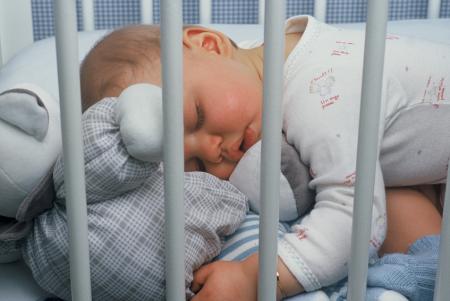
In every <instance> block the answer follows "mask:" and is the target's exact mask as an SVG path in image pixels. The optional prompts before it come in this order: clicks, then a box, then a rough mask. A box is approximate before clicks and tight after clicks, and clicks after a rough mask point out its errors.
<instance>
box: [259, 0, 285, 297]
mask: <svg viewBox="0 0 450 301" xmlns="http://www.w3.org/2000/svg"><path fill="white" fill-rule="evenodd" d="M265 8H266V10H265V18H264V19H265V21H264V45H265V48H264V70H267V72H266V71H265V72H264V101H263V117H262V118H263V119H262V120H263V125H262V137H263V139H262V149H261V163H263V162H264V164H261V185H260V187H261V188H260V189H261V192H260V195H261V196H262V197H261V213H260V216H261V222H260V224H259V241H260V245H259V277H258V281H259V283H258V300H260V301H261V300H265V301H273V300H276V271H277V253H278V252H277V239H278V237H277V232H278V216H279V214H278V212H279V197H280V160H281V147H280V145H281V102H282V98H283V65H284V34H283V33H284V21H285V15H286V9H285V1H279V0H266V3H265Z"/></svg>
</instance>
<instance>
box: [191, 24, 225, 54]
mask: <svg viewBox="0 0 450 301" xmlns="http://www.w3.org/2000/svg"><path fill="white" fill-rule="evenodd" d="M183 45H184V46H185V47H186V48H188V49H191V50H204V51H207V52H210V53H211V52H212V53H215V54H219V55H224V56H231V54H232V49H233V45H232V44H231V42H230V39H229V38H228V37H227V36H226V35H225V34H223V33H221V32H219V31H216V30H212V29H209V28H205V27H200V26H189V27H186V28H185V29H184V30H183Z"/></svg>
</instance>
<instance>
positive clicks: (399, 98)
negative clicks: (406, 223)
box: [278, 16, 450, 291]
mask: <svg viewBox="0 0 450 301" xmlns="http://www.w3.org/2000/svg"><path fill="white" fill-rule="evenodd" d="M291 32H303V35H302V37H301V39H300V40H299V42H298V44H297V45H296V46H295V48H294V49H293V50H292V52H291V53H290V55H289V57H288V58H287V60H286V63H285V67H284V88H285V89H284V99H283V131H284V132H285V133H286V137H287V140H288V142H289V143H291V144H292V145H294V146H295V147H296V148H297V150H299V152H300V155H301V159H302V160H303V162H304V163H305V164H307V165H309V166H310V168H311V169H310V172H311V175H312V180H311V182H310V183H309V185H310V187H311V188H312V189H315V190H316V193H317V194H316V199H315V206H314V208H313V209H312V211H311V212H310V213H309V214H308V215H306V216H305V217H304V218H303V219H302V220H301V221H300V222H299V223H297V224H295V225H293V226H292V233H288V234H286V235H284V237H283V238H281V239H280V240H279V243H278V252H279V256H280V257H281V258H282V260H283V262H284V263H285V264H286V265H287V267H288V268H289V270H290V271H291V272H292V273H293V275H294V276H295V277H296V278H297V280H298V281H299V282H300V283H301V284H302V285H303V287H304V288H305V290H306V291H311V290H315V289H318V288H320V287H323V286H326V285H330V284H332V283H335V282H336V281H338V280H340V279H342V278H344V277H345V276H346V275H347V271H348V263H349V261H350V242H351V231H352V230H351V227H352V209H353V204H354V183H355V175H356V173H355V169H356V149H357V137H358V123H359V107H360V96H361V84H362V69H363V54H364V32H362V31H350V30H343V29H338V28H334V27H332V26H329V25H326V24H323V23H320V22H319V21H317V20H316V19H314V18H313V17H309V16H298V17H293V18H290V19H289V20H288V21H287V22H286V33H291ZM449 88H450V45H443V44H434V43H431V42H426V41H423V40H416V39H411V38H406V37H401V36H397V35H391V34H388V35H387V40H386V53H385V65H384V77H383V88H382V89H383V90H382V99H381V101H382V109H381V121H380V130H379V145H380V148H379V157H378V158H379V159H378V160H377V162H376V166H377V172H376V180H375V190H374V207H373V218H372V234H371V237H370V245H369V250H370V254H372V255H373V254H375V252H376V251H377V250H378V249H379V247H380V245H381V244H382V242H383V240H384V238H385V233H386V208H385V186H408V185H416V184H433V183H444V182H445V180H446V175H447V166H448V161H449V159H450V99H449Z"/></svg>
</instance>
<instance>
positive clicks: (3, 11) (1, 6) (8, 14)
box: [0, 0, 33, 67]
mask: <svg viewBox="0 0 450 301" xmlns="http://www.w3.org/2000/svg"><path fill="white" fill-rule="evenodd" d="M11 29H13V30H11ZM31 43H33V23H32V14H31V0H14V1H10V0H0V67H1V66H2V65H3V64H5V63H6V62H7V61H8V60H9V58H11V57H12V56H13V55H14V54H15V53H17V51H19V50H20V49H21V48H24V47H25V46H28V45H30V44H31Z"/></svg>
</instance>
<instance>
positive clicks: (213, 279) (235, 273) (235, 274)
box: [192, 253, 304, 301]
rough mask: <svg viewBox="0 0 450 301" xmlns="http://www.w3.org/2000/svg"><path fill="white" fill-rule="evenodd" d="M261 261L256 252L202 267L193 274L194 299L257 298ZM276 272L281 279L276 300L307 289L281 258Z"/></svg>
mask: <svg viewBox="0 0 450 301" xmlns="http://www.w3.org/2000/svg"><path fill="white" fill-rule="evenodd" d="M258 260H259V257H258V253H255V254H253V255H251V256H249V257H247V258H246V259H245V260H243V261H240V262H234V261H216V262H213V263H211V264H208V265H205V266H203V267H202V268H200V269H199V270H198V271H197V272H196V273H195V274H194V281H193V283H192V291H193V292H196V293H197V294H196V295H195V297H194V298H193V299H192V300H193V301H214V300H242V301H250V300H252V301H253V300H257V287H258V285H257V284H258V266H259V262H258ZM277 271H278V273H279V278H280V280H279V281H280V282H279V285H278V287H277V300H281V299H282V298H284V297H287V296H293V295H296V294H299V293H301V292H303V291H304V290H303V287H302V286H301V284H299V283H298V281H297V280H296V279H295V277H294V276H293V275H292V274H291V272H290V271H289V269H288V268H287V267H286V265H284V263H283V262H282V260H280V259H279V258H278V267H277ZM274 278H275V275H274ZM200 289H201V290H200ZM281 290H282V291H281Z"/></svg>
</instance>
